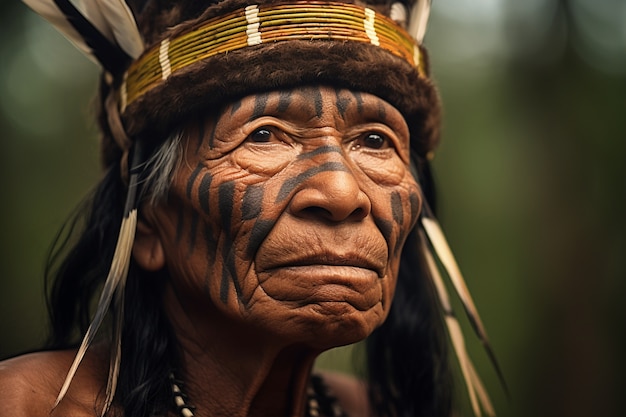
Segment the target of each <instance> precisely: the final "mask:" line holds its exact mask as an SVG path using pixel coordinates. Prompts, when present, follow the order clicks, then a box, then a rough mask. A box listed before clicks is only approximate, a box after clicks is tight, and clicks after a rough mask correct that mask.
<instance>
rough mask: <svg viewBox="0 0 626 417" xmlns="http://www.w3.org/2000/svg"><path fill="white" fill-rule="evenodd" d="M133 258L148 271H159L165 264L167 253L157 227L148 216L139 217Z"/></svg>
mask: <svg viewBox="0 0 626 417" xmlns="http://www.w3.org/2000/svg"><path fill="white" fill-rule="evenodd" d="M133 258H134V259H135V262H137V264H138V265H139V266H140V267H141V268H143V269H145V270H146V271H158V270H160V269H162V268H163V267H164V266H165V253H164V251H163V244H162V243H161V237H160V236H159V233H158V231H157V229H156V228H155V227H154V225H153V224H152V222H151V221H150V220H149V219H146V216H142V215H140V216H139V218H138V219H137V230H136V232H135V242H134V243H133Z"/></svg>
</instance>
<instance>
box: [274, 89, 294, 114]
mask: <svg viewBox="0 0 626 417" xmlns="http://www.w3.org/2000/svg"><path fill="white" fill-rule="evenodd" d="M291 97H292V94H291V90H288V91H281V92H280V95H279V96H278V109H277V110H278V112H279V113H284V112H286V111H287V109H288V108H289V105H290V104H291Z"/></svg>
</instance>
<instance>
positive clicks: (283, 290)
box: [156, 87, 421, 348]
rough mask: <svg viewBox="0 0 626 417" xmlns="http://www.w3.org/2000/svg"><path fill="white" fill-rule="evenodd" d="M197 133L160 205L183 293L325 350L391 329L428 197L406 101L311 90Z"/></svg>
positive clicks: (259, 101)
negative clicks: (407, 251)
mask: <svg viewBox="0 0 626 417" xmlns="http://www.w3.org/2000/svg"><path fill="white" fill-rule="evenodd" d="M205 132H206V133H205ZM187 136H188V139H187V143H186V144H185V154H184V161H183V163H182V164H181V166H180V167H179V169H178V171H177V173H176V175H175V177H174V181H173V184H172V188H171V191H170V198H169V202H168V205H167V206H162V207H159V208H158V209H157V210H156V213H157V214H156V220H157V223H158V224H159V225H160V238H161V242H162V245H163V247H164V250H165V254H166V262H167V264H168V268H169V271H170V274H171V277H172V284H173V285H174V286H175V287H176V289H177V292H184V293H185V297H186V299H191V300H195V303H196V305H197V306H199V307H198V308H199V309H200V310H201V309H202V306H203V305H209V304H210V305H211V306H212V307H214V309H213V310H217V311H219V312H220V313H219V314H220V315H222V317H221V318H219V317H216V318H215V319H216V320H218V319H223V318H224V317H228V318H229V319H230V320H232V321H233V322H238V323H242V324H245V325H248V326H256V327H260V328H263V329H264V331H267V332H268V334H271V335H272V337H277V336H278V337H281V338H283V339H285V340H289V341H291V342H293V343H296V342H297V343H309V344H313V345H316V346H318V347H323V348H328V347H331V345H341V344H345V343H351V342H355V341H357V340H360V339H362V338H364V337H366V336H367V335H368V334H369V333H371V332H372V331H373V330H374V329H375V328H376V327H377V326H379V325H380V324H381V323H382V321H383V320H384V318H385V317H386V315H387V313H388V311H389V306H390V303H391V299H392V297H393V291H394V288H395V282H396V278H397V273H398V267H399V255H400V252H401V248H402V245H403V243H404V240H405V239H406V236H407V234H408V232H409V231H410V229H411V228H412V227H413V226H414V224H415V222H416V221H417V215H418V213H419V210H420V205H421V201H420V197H419V195H420V192H419V188H418V185H417V184H416V182H415V180H414V179H413V177H412V176H411V173H410V169H409V133H408V128H407V125H406V123H405V121H404V119H403V118H402V116H401V115H400V113H399V112H398V111H397V110H396V109H395V108H393V107H392V106H391V105H389V104H388V103H386V102H385V101H383V100H381V99H379V98H377V97H375V96H372V95H369V94H365V93H358V92H351V91H348V90H334V89H331V88H317V87H307V88H301V89H295V90H287V91H278V92H272V93H266V94H259V95H253V96H248V97H245V98H243V99H242V100H240V101H238V102H236V103H233V104H231V105H230V106H227V107H226V108H225V109H224V110H223V111H222V112H221V113H220V114H219V115H217V117H215V118H211V119H208V120H207V122H206V126H202V127H196V128H195V129H194V127H193V125H190V128H189V134H188V135H187ZM196 150H197V151H196Z"/></svg>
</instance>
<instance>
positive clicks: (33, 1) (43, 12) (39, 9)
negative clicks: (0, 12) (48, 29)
mask: <svg viewBox="0 0 626 417" xmlns="http://www.w3.org/2000/svg"><path fill="white" fill-rule="evenodd" d="M22 1H23V2H24V3H25V4H26V5H27V6H28V7H30V8H31V9H33V11H34V12H35V13H37V14H38V15H40V16H41V17H43V18H44V19H46V20H47V21H48V22H50V23H51V24H52V26H54V27H55V28H56V30H58V31H59V32H61V34H63V36H65V37H66V38H67V39H68V40H69V41H70V42H72V43H73V44H74V46H76V47H77V48H78V49H79V50H80V51H81V52H82V53H84V54H85V55H86V56H87V57H88V58H89V59H91V60H92V61H94V62H95V63H96V64H100V63H99V62H98V60H97V59H96V57H95V56H94V55H93V50H92V49H91V48H90V47H89V46H88V45H87V44H86V43H85V40H84V39H83V37H82V36H81V35H80V34H79V33H78V32H77V31H76V29H74V27H73V26H72V25H71V24H70V23H69V22H68V21H67V18H66V17H65V15H64V14H63V12H61V10H59V8H58V7H57V6H56V4H54V2H53V1H51V0H22ZM72 4H74V2H72ZM74 5H75V6H76V7H77V8H78V6H77V5H76V4H74Z"/></svg>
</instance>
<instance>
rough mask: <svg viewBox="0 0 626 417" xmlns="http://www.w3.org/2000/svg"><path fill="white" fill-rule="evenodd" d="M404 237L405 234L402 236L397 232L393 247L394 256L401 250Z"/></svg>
mask: <svg viewBox="0 0 626 417" xmlns="http://www.w3.org/2000/svg"><path fill="white" fill-rule="evenodd" d="M404 239H405V236H403V235H402V234H398V236H397V237H396V243H395V245H394V247H393V254H394V256H398V255H400V251H401V250H402V247H403V246H404Z"/></svg>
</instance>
